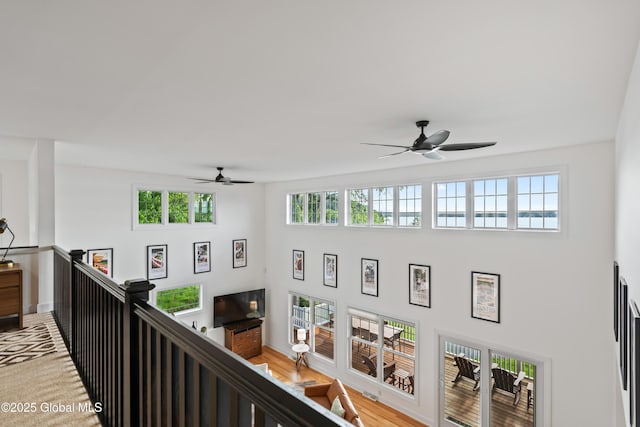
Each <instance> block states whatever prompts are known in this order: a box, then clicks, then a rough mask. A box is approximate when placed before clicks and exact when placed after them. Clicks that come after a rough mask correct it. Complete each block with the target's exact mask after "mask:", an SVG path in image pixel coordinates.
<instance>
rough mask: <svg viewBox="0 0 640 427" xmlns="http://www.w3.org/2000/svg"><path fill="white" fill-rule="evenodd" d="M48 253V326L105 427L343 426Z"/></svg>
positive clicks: (129, 288) (143, 300)
mask: <svg viewBox="0 0 640 427" xmlns="http://www.w3.org/2000/svg"><path fill="white" fill-rule="evenodd" d="M83 253H84V252H83V251H72V252H70V253H67V252H66V251H64V250H62V249H60V248H58V247H54V279H55V283H54V317H55V319H56V322H57V324H58V326H59V329H60V331H61V334H62V335H63V337H64V341H65V344H66V345H67V348H68V349H69V353H70V354H71V357H72V359H73V361H74V363H75V365H76V368H77V369H78V373H79V374H80V377H81V378H82V380H83V382H84V384H85V387H86V388H87V391H88V393H89V396H90V398H91V400H92V402H93V403H94V406H95V407H96V409H100V411H99V412H98V416H99V417H100V419H101V421H102V423H103V424H105V425H109V426H138V425H140V426H174V425H176V426H230V427H234V426H255V427H262V426H276V425H283V426H348V425H350V424H348V423H346V421H344V420H341V419H340V418H338V417H336V416H335V415H333V414H332V413H330V412H329V411H328V410H326V409H324V408H322V407H321V406H320V405H318V404H316V403H314V402H313V401H311V400H308V399H306V398H304V397H302V395H301V394H298V393H297V392H296V391H294V390H293V389H292V388H290V387H288V386H286V385H284V384H282V383H280V382H279V381H277V380H275V379H273V378H272V377H271V376H269V375H267V374H266V373H264V372H262V371H260V370H257V369H255V368H253V367H252V366H251V365H250V364H248V363H246V361H244V360H243V359H242V358H240V357H239V356H237V355H236V354H234V353H231V352H229V351H228V350H227V349H225V348H224V347H223V346H221V345H219V344H217V343H215V342H213V341H211V340H209V339H207V338H205V337H204V336H203V335H202V334H199V333H197V332H195V331H193V330H192V329H191V328H189V327H187V326H185V325H183V324H181V323H179V322H177V321H176V320H175V319H173V318H172V317H171V316H169V315H167V314H166V313H164V312H162V311H160V310H158V309H157V308H155V307H153V306H152V305H149V304H148V303H147V300H148V296H149V291H150V290H151V289H153V287H154V285H153V284H151V283H149V282H148V281H146V280H133V281H127V282H125V283H124V284H117V283H116V282H114V281H113V280H111V279H110V278H108V277H107V276H105V275H103V274H102V273H100V272H98V271H97V270H94V269H93V268H91V267H90V266H88V265H87V264H85V263H84V262H82V255H83Z"/></svg>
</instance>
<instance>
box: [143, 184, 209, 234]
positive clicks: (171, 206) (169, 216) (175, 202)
mask: <svg viewBox="0 0 640 427" xmlns="http://www.w3.org/2000/svg"><path fill="white" fill-rule="evenodd" d="M133 205H134V209H133V226H134V228H135V227H138V226H142V227H150V226H161V225H166V224H171V225H177V224H185V225H186V224H211V225H213V224H215V221H216V215H215V207H216V205H215V194H214V193H196V192H191V191H167V190H160V189H153V188H144V187H140V188H134V204H133Z"/></svg>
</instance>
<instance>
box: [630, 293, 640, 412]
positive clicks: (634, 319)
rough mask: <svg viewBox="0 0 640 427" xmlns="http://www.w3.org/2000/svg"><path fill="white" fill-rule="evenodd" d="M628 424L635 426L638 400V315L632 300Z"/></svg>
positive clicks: (638, 407)
mask: <svg viewBox="0 0 640 427" xmlns="http://www.w3.org/2000/svg"><path fill="white" fill-rule="evenodd" d="M628 311H629V424H630V425H637V421H638V410H639V409H640V399H639V398H638V395H639V394H640V393H638V391H639V390H638V386H640V354H639V353H638V352H639V351H640V313H639V312H638V306H637V305H636V302H635V301H634V300H629V309H628Z"/></svg>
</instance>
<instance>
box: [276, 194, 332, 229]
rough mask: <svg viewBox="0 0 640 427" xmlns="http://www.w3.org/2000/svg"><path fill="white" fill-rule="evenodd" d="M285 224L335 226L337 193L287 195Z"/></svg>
mask: <svg viewBox="0 0 640 427" xmlns="http://www.w3.org/2000/svg"><path fill="white" fill-rule="evenodd" d="M287 224H309V225H337V224H338V192H337V191H315V192H308V193H290V194H287Z"/></svg>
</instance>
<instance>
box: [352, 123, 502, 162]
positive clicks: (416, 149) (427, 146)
mask: <svg viewBox="0 0 640 427" xmlns="http://www.w3.org/2000/svg"><path fill="white" fill-rule="evenodd" d="M428 125H429V120H419V121H417V122H416V126H417V127H419V128H420V135H418V137H417V138H416V140H415V141H414V142H413V145H411V146H406V145H393V144H373V143H368V142H363V144H365V145H379V146H382V147H396V148H404V150H403V151H399V152H397V153H391V154H387V155H386V156H381V157H379V158H380V159H384V158H386V157H391V156H397V155H399V154H404V153H406V152H409V151H410V152H412V153H417V154H421V155H422V156H423V157H425V158H427V159H431V160H442V159H444V156H443V155H442V154H440V153H439V151H461V150H473V149H476V148H483V147H490V146H492V145H496V142H467V143H461V144H446V145H441V144H442V143H443V142H445V141H446V140H447V138H449V135H450V134H451V132H449V131H448V130H439V131H437V132H435V133H433V134H431V135H429V136H428V137H427V136H426V135H425V134H424V128H425V127H427V126H428Z"/></svg>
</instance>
